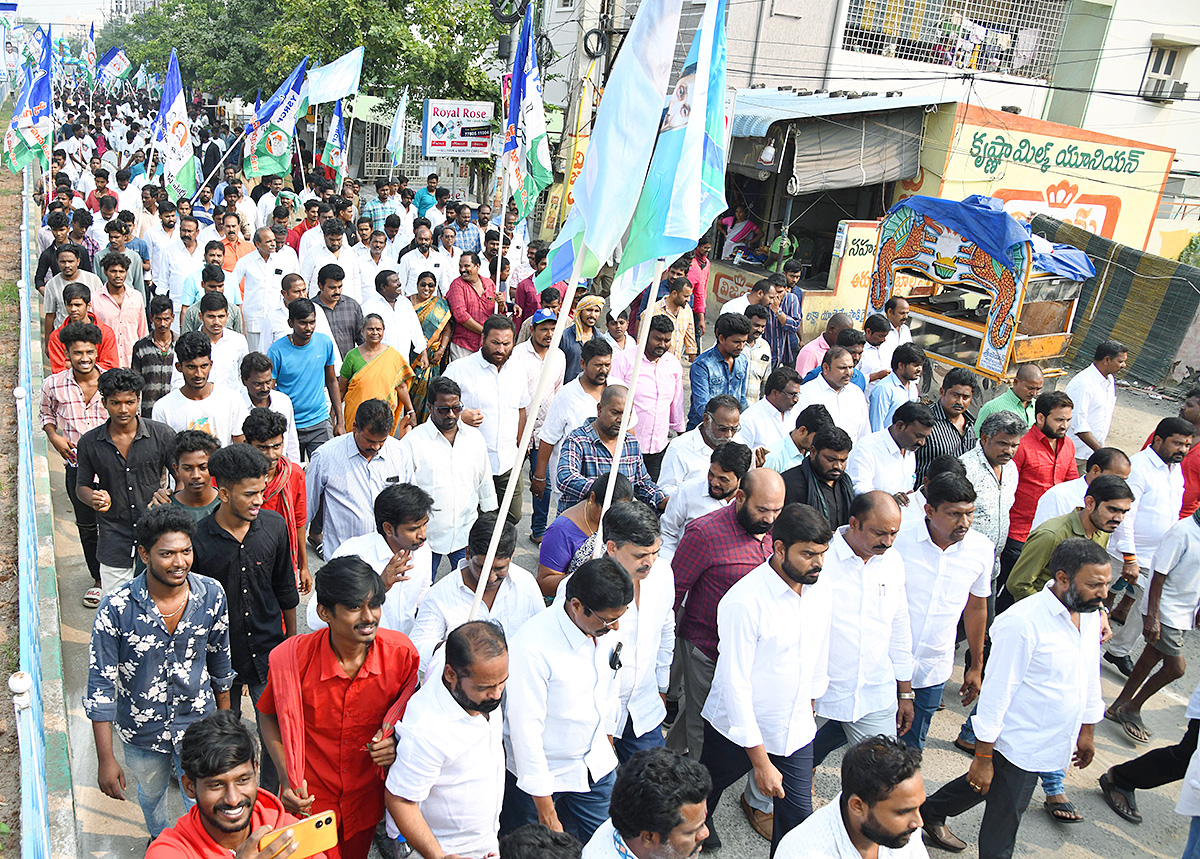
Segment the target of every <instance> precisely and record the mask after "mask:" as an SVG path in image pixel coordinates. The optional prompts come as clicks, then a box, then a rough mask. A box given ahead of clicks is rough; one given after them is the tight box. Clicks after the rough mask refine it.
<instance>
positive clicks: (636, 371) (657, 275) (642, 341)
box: [592, 257, 667, 558]
mask: <svg viewBox="0 0 1200 859" xmlns="http://www.w3.org/2000/svg"><path fill="white" fill-rule="evenodd" d="M666 264H667V261H666V259H665V258H663V257H659V258H658V261H657V262H656V263H655V264H654V277H653V279H651V281H650V290H651V292H650V295H651V296H654V295H657V294H658V282H659V281H660V280H661V279H662V274H663V269H664V268H665V267H666ZM635 300H636V299H635ZM653 307H654V300H653V298H652V299H651V301H650V304H649V306H648V307H647V312H646V313H643V314H642V316H641V320H640V323H639V325H638V338H637V358H636V359H635V360H634V362H633V374H632V375H631V376H630V378H629V379H628V380H627V385H628V387H629V390H628V391H627V392H626V394H625V408H624V410H622V412H621V426H620V428H619V429H618V430H617V446H616V448H615V449H616V454H615V455H614V456H613V466H612V468H610V469H609V471H610V472H611V471H620V470H621V454H622V453H623V452H624V450H625V434H626V431H627V429H628V427H629V417H630V415H632V414H633V392H634V390H635V389H636V388H637V383H638V379H639V378H641V375H642V361H643V359H644V356H645V354H646V343H647V341H648V340H649V339H650V320H651V319H653V318H654V317H653V315H652V314H651V313H650V312H649V311H650V309H651V308H653ZM616 486H617V481H616V480H615V479H613V478H612V477H609V479H608V486H607V487H605V490H604V505H603V506H602V507H601V509H600V522H599V523H598V524H597V525H596V543H595V546H594V547H593V549H592V557H593V558H599V557H600V556H601V555H603V554H604V514H605V513H606V512H608V508H609V507H612V500H613V489H615V488H616Z"/></svg>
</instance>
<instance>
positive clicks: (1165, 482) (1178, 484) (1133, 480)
mask: <svg viewBox="0 0 1200 859" xmlns="http://www.w3.org/2000/svg"><path fill="white" fill-rule="evenodd" d="M1195 431H1196V428H1195V427H1194V426H1192V423H1191V421H1187V420H1184V419H1183V418H1163V419H1162V420H1161V421H1159V422H1158V426H1157V427H1155V428H1154V439H1153V441H1151V442H1150V446H1149V447H1147V448H1145V449H1143V450H1139V451H1138V452H1137V453H1135V454H1134V455H1133V456H1131V457H1129V479H1128V481H1126V482H1127V483H1128V484H1129V488H1130V489H1131V490H1133V497H1134V502H1133V507H1132V508H1131V509H1130V511H1129V515H1128V516H1126V517H1125V519H1124V521H1123V522H1121V524H1120V525H1119V526H1117V530H1116V531H1114V532H1113V535H1112V539H1111V540H1109V541H1108V554H1109V555H1110V556H1111V557H1112V560H1113V567H1114V568H1115V567H1116V566H1117V564H1121V578H1122V579H1123V580H1124V582H1125V584H1126V585H1127V586H1128V587H1129V588H1132V589H1133V603H1134V605H1139V604H1141V603H1142V602H1144V599H1145V594H1146V589H1147V588H1148V587H1150V566H1151V562H1152V561H1153V560H1154V553H1155V552H1157V551H1158V544H1159V543H1161V542H1162V538H1163V535H1164V534H1166V533H1167V529H1168V528H1170V527H1171V526H1172V525H1174V524H1175V522H1176V521H1178V519H1179V510H1180V508H1181V507H1182V506H1183V469H1182V468H1180V466H1179V463H1181V462H1183V458H1184V457H1185V456H1187V452H1188V451H1189V450H1191V447H1192V441H1193V433H1194V432H1195ZM1136 618H1137V615H1136V614H1133V615H1132V616H1131V617H1130V618H1129V622H1127V623H1125V625H1124V626H1122V627H1121V628H1120V629H1119V630H1117V631H1116V632H1115V633H1114V634H1113V637H1112V638H1111V639H1110V640H1109V642H1108V647H1107V649H1106V652H1105V654H1104V659H1105V661H1107V662H1111V663H1112V664H1114V665H1116V666H1117V669H1118V670H1119V671H1120V672H1121V673H1122V674H1124V675H1125V676H1126V677H1128V676H1129V674H1130V672H1132V671H1133V648H1134V647H1136V646H1137V642H1138V639H1139V638H1140V637H1141V630H1140V629H1139V628H1138V624H1137V622H1136ZM1126 669H1128V670H1126Z"/></svg>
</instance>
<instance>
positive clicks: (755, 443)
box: [738, 367, 801, 464]
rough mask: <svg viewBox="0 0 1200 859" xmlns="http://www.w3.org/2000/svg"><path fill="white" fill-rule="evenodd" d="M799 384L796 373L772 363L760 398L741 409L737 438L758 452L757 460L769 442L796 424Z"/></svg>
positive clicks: (785, 433)
mask: <svg viewBox="0 0 1200 859" xmlns="http://www.w3.org/2000/svg"><path fill="white" fill-rule="evenodd" d="M800 385H801V381H800V374H799V373H797V372H796V371H795V370H793V369H792V368H791V367H776V368H775V369H774V370H772V371H771V375H769V376H767V384H766V388H765V390H764V391H763V396H762V399H760V400H759V401H758V402H756V403H755V404H754V405H752V406H750V408H748V409H746V411H744V412H742V418H741V428H740V429H739V430H738V434H739V441H741V442H742V443H743V444H744V445H746V446H747V447H749V448H750V449H751V450H753V451H755V452H756V453H758V454H759V464H761V463H762V461H763V459H765V457H766V455H767V450H768V449H769V448H770V447H771V446H772V445H774V444H775V443H776V442H777V441H779V440H780V439H781V438H783V437H784V436H785V435H787V434H788V433H789V432H791V431H792V430H793V429H795V428H796V415H798V414H800V409H799V408H798V407H797V404H798V403H799V401H800Z"/></svg>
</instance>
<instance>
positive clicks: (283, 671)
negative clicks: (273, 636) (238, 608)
mask: <svg viewBox="0 0 1200 859" xmlns="http://www.w3.org/2000/svg"><path fill="white" fill-rule="evenodd" d="M316 578H317V582H316V591H317V597H316V601H317V606H318V607H317V612H318V614H319V615H320V617H321V620H323V621H325V623H327V624H329V626H328V628H327V629H322V630H319V631H317V632H311V633H308V634H307V635H298V636H294V637H292V638H289V639H287V640H286V641H285V642H284V643H283V644H281V645H280V646H279V647H277V648H275V650H274V652H273V653H272V654H271V665H270V674H269V676H268V678H267V688H266V689H265V690H264V691H263V694H262V697H261V698H259V699H258V710H259V713H260V714H261V725H262V731H263V738H264V743H263V745H264V746H265V747H266V749H267V751H268V752H269V753H270V755H271V760H272V761H274V763H275V767H276V769H277V770H278V772H279V773H280V777H281V778H280V782H281V791H280V797H279V798H280V799H281V800H283V806H284V808H285V809H287V810H288V811H289V812H290V813H292V814H297V815H307V814H311V813H316V812H320V811H326V810H330V809H332V810H333V811H335V812H336V813H337V826H338V854H339V856H340V857H341V859H366V857H367V854H368V852H369V851H370V849H371V841H372V839H373V838H374V835H375V826H376V824H378V823H379V821H380V820H381V819H382V818H383V812H384V804H383V774H382V772H383V771H385V770H386V768H387V767H390V766H391V765H392V762H393V761H395V760H396V743H395V739H394V738H393V737H392V735H391V725H392V723H393V720H394V718H395V716H394V714H395V713H396V712H397V710H398V708H402V707H403V705H404V704H406V703H407V702H408V699H409V698H410V697H411V696H412V693H413V690H414V689H416V686H417V661H418V660H417V651H416V648H414V647H413V646H412V642H410V641H409V640H408V637H407V636H405V635H403V634H401V633H399V632H395V631H394V630H390V629H380V627H379V616H380V609H381V607H382V605H383V600H384V596H385V593H386V591H385V588H384V584H383V581H382V580H381V579H380V577H379V575H378V574H377V573H376V572H375V571H374V570H373V569H371V567H370V566H369V565H368V564H367V563H366V562H365V561H363V560H362V559H361V558H356V557H344V558H334V559H333V560H331V561H330V562H329V563H327V564H326V565H325V566H324V567H322V568H321V569H320V570H319V571H318V572H317V577H316ZM285 737H286V738H287V739H286V741H285V739H284V738H285Z"/></svg>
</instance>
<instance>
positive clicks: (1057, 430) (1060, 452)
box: [995, 391, 1079, 593]
mask: <svg viewBox="0 0 1200 859" xmlns="http://www.w3.org/2000/svg"><path fill="white" fill-rule="evenodd" d="M1073 407H1074V404H1073V403H1072V402H1071V398H1070V397H1068V396H1067V394H1066V392H1065V391H1047V392H1045V393H1044V394H1040V395H1039V396H1038V398H1037V400H1036V402H1035V404H1034V407H1033V410H1034V419H1033V426H1032V427H1030V428H1029V432H1027V433H1025V435H1024V436H1022V438H1021V443H1020V445H1018V446H1017V453H1016V456H1014V457H1013V460H1012V461H1013V464H1014V465H1016V466H1017V470H1018V471H1019V472H1020V478H1019V479H1018V480H1017V494H1016V498H1015V499H1014V501H1013V507H1012V512H1011V513H1009V515H1008V542H1006V543H1005V544H1004V551H1003V552H1001V553H1000V578H999V580H998V581H997V582H996V585H995V592H996V593H999V592H1000V591H1001V590H1002V589H1003V588H1004V584H1005V582H1007V581H1008V574H1009V573H1010V572H1011V571H1012V568H1013V565H1014V564H1016V562H1017V557H1018V556H1019V555H1020V554H1021V549H1022V548H1024V546H1025V540H1026V538H1028V537H1029V530H1030V526H1031V525H1032V524H1033V515H1034V513H1036V512H1037V503H1038V499H1040V498H1041V497H1042V495H1043V493H1045V491H1046V490H1047V489H1049V488H1050V487H1051V486H1055V485H1057V484H1059V483H1062V482H1063V481H1065V480H1074V479H1075V478H1076V477H1078V476H1079V470H1078V469H1077V468H1076V467H1075V443H1074V442H1072V441H1071V439H1069V438H1068V437H1067V427H1069V426H1070V425H1071V410H1072V408H1073Z"/></svg>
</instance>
